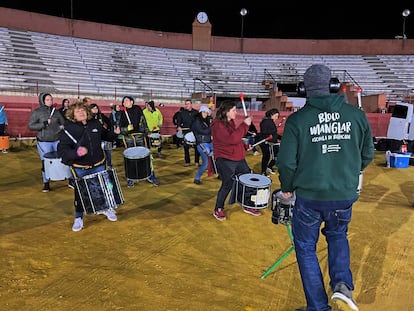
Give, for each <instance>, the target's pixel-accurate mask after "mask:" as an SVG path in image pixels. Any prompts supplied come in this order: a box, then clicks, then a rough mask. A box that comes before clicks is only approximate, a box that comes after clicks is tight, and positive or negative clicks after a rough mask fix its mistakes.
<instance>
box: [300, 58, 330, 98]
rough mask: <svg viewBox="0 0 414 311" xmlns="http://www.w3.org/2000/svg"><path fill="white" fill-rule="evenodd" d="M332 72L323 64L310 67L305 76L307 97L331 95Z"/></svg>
mask: <svg viewBox="0 0 414 311" xmlns="http://www.w3.org/2000/svg"><path fill="white" fill-rule="evenodd" d="M330 80H331V70H330V69H329V68H328V67H326V66H325V65H322V64H315V65H312V66H310V67H309V68H308V69H307V70H306V72H305V74H304V75H303V83H304V84H305V90H306V97H313V96H324V95H329V93H330V92H329V83H330Z"/></svg>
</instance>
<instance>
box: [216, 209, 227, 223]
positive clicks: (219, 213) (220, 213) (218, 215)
mask: <svg viewBox="0 0 414 311" xmlns="http://www.w3.org/2000/svg"><path fill="white" fill-rule="evenodd" d="M213 216H214V217H215V218H216V219H217V220H220V221H223V220H226V215H225V214H224V210H223V209H222V208H218V209H216V210H214V213H213Z"/></svg>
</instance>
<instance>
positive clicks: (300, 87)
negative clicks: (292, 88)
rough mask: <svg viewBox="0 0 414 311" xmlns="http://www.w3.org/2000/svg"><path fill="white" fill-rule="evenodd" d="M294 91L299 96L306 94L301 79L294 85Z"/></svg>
mask: <svg viewBox="0 0 414 311" xmlns="http://www.w3.org/2000/svg"><path fill="white" fill-rule="evenodd" d="M296 92H297V93H298V95H299V96H306V90H305V83H303V81H301V82H299V83H298V85H297V87H296Z"/></svg>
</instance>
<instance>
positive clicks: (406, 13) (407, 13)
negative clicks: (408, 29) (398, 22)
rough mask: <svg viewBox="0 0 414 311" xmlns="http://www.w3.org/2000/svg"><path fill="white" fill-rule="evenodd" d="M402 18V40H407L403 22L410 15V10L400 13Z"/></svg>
mask: <svg viewBox="0 0 414 311" xmlns="http://www.w3.org/2000/svg"><path fill="white" fill-rule="evenodd" d="M401 14H402V16H403V29H402V38H403V40H404V39H407V35H406V34H405V20H406V19H407V17H408V16H409V15H410V14H411V12H410V10H408V9H405V10H404V11H403V12H402V13H401Z"/></svg>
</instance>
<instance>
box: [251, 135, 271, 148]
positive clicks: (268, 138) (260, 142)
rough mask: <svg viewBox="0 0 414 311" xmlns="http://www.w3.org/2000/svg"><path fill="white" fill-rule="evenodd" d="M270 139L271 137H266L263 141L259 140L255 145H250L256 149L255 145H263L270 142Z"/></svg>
mask: <svg viewBox="0 0 414 311" xmlns="http://www.w3.org/2000/svg"><path fill="white" fill-rule="evenodd" d="M271 139H272V135H269V136H267V137H266V138H265V139H262V140H259V141H258V142H257V143H255V144H253V145H252V148H253V147H256V146H257V145H260V144H263V143H264V142H265V141H268V140H271Z"/></svg>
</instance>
